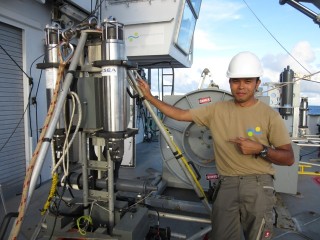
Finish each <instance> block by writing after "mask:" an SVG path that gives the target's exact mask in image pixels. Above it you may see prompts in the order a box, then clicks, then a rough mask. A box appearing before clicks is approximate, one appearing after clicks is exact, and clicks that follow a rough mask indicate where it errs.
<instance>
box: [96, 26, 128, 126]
mask: <svg viewBox="0 0 320 240" xmlns="http://www.w3.org/2000/svg"><path fill="white" fill-rule="evenodd" d="M101 50H102V56H101V58H102V61H104V60H105V63H106V64H105V65H104V66H103V67H102V68H101V75H102V83H101V84H102V86H101V93H100V94H101V96H102V106H103V109H102V121H103V129H104V130H105V131H107V132H122V131H125V130H126V129H127V125H128V123H127V102H128V101H127V93H126V88H127V80H126V78H127V73H126V67H125V66H123V65H122V64H121V62H122V61H126V60H127V57H126V54H125V44H124V41H123V25H122V24H120V23H117V22H115V21H105V22H104V23H103V39H102V47H101Z"/></svg>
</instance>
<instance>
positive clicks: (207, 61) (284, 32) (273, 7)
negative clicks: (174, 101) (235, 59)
mask: <svg viewBox="0 0 320 240" xmlns="http://www.w3.org/2000/svg"><path fill="white" fill-rule="evenodd" d="M246 3H247V4H248V6H249V7H250V9H251V10H252V11H251V10H250V9H249V8H248V7H247V5H246ZM305 6H307V7H308V8H310V9H311V10H313V11H314V12H316V13H319V12H320V10H319V9H317V8H316V7H314V6H313V5H312V4H308V5H306V4H305ZM252 12H254V14H253V13H252ZM255 15H256V16H257V18H258V19H259V20H260V21H259V20H258V19H257V18H256V17H255ZM261 22H262V23H261ZM262 24H263V25H264V26H265V28H267V30H266V29H265V28H264V27H263V26H262ZM268 31H269V32H270V33H271V34H272V35H273V37H272V36H271V35H270V33H268ZM274 38H275V39H276V40H275V39H274ZM319 39H320V29H319V25H317V24H315V23H314V22H313V20H312V19H311V18H309V17H307V16H306V15H304V14H303V13H301V12H299V11H298V10H297V9H295V8H293V7H291V6H289V5H288V4H285V5H280V4H279V1H278V0H259V1H257V0H246V1H243V0H224V1H218V0H203V1H202V5H201V10H200V16H199V19H198V21H197V25H196V30H195V36H194V56H193V64H192V67H191V68H190V69H187V68H186V69H177V70H176V71H175V73H176V81H175V92H176V93H186V92H190V91H193V90H196V89H197V87H198V84H199V81H200V76H201V73H202V71H203V69H204V68H208V69H209V70H210V72H211V76H212V79H213V81H214V82H215V83H216V84H218V85H219V87H220V89H223V90H226V91H228V90H229V85H228V80H227V78H226V76H225V73H226V70H227V67H228V63H229V61H230V59H231V58H232V56H234V55H235V54H237V53H238V52H240V51H246V50H248V51H252V52H253V53H255V54H256V55H257V56H258V57H259V58H260V59H261V61H262V63H263V67H264V75H263V77H262V82H263V83H265V82H279V75H280V73H281V72H282V71H283V69H284V68H286V67H287V66H288V65H289V66H290V68H291V69H292V70H293V71H294V72H295V73H297V74H299V75H301V76H302V75H306V74H308V72H307V71H306V70H305V69H307V70H308V71H309V72H311V73H315V72H317V71H319V70H320V43H319ZM278 42H279V43H280V44H279V43H278ZM281 45H282V46H281ZM287 51H288V52H289V53H290V54H291V55H292V56H294V58H295V59H297V60H298V61H299V63H297V62H296V61H295V60H294V59H293V58H292V57H290V55H289V54H288V53H287ZM301 65H302V66H303V67H301ZM311 79H312V80H314V81H318V82H320V76H319V74H318V75H315V76H313V77H312V78H311ZM208 83H209V81H208V82H206V83H205V84H208ZM301 96H303V97H308V100H309V105H320V84H319V83H311V82H306V81H302V82H301Z"/></svg>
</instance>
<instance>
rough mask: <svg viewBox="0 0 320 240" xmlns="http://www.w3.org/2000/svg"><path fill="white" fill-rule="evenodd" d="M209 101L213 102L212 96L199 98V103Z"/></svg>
mask: <svg viewBox="0 0 320 240" xmlns="http://www.w3.org/2000/svg"><path fill="white" fill-rule="evenodd" d="M209 102H211V97H204V98H199V104H204V103H209Z"/></svg>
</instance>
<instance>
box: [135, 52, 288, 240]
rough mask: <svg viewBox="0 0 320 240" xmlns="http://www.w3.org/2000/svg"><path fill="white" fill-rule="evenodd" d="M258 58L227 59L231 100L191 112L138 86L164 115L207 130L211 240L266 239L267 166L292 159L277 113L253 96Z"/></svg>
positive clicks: (269, 219)
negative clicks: (215, 177) (213, 172)
mask: <svg viewBox="0 0 320 240" xmlns="http://www.w3.org/2000/svg"><path fill="white" fill-rule="evenodd" d="M261 75H262V67H261V63H260V61H259V59H258V58H257V57H256V56H255V55H254V54H252V53H250V52H240V53H239V54H237V55H236V56H234V57H233V58H232V60H231V61H230V64H229V68H228V71H227V77H228V78H229V84H230V89H231V93H232V95H233V97H234V99H233V100H231V101H224V102H218V103H214V104H208V105H206V106H203V107H200V108H196V109H188V110H184V109H179V108H176V107H173V106H171V105H168V104H166V103H164V102H162V101H160V100H158V99H157V98H155V97H153V96H152V95H151V93H150V88H149V86H148V84H147V83H145V82H144V81H142V80H139V88H140V89H141V91H142V92H143V94H144V97H145V99H147V100H148V101H149V102H150V103H151V104H153V105H154V106H155V107H157V108H158V109H159V110H160V111H161V112H163V113H164V114H165V115H166V116H168V117H171V118H173V119H176V120H179V121H194V122H195V123H196V124H198V125H203V126H206V127H208V128H209V129H210V131H211V134H212V137H213V139H214V153H215V161H216V167H217V170H218V173H219V175H220V180H221V186H220V190H219V192H218V195H217V198H216V200H215V202H214V206H213V212H212V218H213V219H212V236H211V239H214V240H224V239H225V240H238V239H241V237H242V235H244V237H245V239H249V240H256V239H271V237H272V231H273V230H272V229H273V206H274V204H275V196H274V188H273V175H274V173H275V171H274V168H273V167H272V163H273V164H277V165H287V166H290V165H292V164H293V163H294V155H293V150H292V146H291V141H290V138H289V134H288V131H287V129H286V127H285V124H284V122H283V120H282V118H281V116H280V115H279V113H278V112H276V111H274V110H273V109H272V108H271V107H269V106H268V105H266V104H264V103H263V102H261V101H259V100H258V99H256V98H255V96H254V94H255V92H256V91H257V89H258V87H259V85H260V83H261V81H260V77H261Z"/></svg>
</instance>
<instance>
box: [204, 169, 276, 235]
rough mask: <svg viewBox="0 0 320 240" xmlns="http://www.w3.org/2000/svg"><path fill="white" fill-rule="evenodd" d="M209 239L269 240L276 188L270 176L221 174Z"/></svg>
mask: <svg viewBox="0 0 320 240" xmlns="http://www.w3.org/2000/svg"><path fill="white" fill-rule="evenodd" d="M220 179H221V186H220V190H219V192H218V195H217V198H216V200H215V202H214V205H213V210H212V218H213V219H212V233H211V238H210V239H212V240H224V239H225V240H240V239H242V236H244V237H245V239H246V240H258V239H259V240H260V239H271V237H272V233H273V207H274V204H275V201H276V200H275V191H274V187H273V177H272V176H271V175H249V176H237V177H228V176H220Z"/></svg>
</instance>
